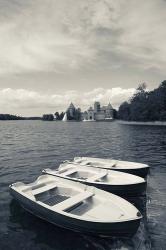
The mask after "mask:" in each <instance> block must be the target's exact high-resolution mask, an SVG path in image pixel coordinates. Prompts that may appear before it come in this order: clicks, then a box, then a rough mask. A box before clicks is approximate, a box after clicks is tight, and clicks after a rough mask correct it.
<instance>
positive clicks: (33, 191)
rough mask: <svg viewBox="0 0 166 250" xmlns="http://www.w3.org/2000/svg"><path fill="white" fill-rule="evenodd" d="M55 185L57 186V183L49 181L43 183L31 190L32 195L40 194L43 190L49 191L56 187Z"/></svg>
mask: <svg viewBox="0 0 166 250" xmlns="http://www.w3.org/2000/svg"><path fill="white" fill-rule="evenodd" d="M56 187H57V185H56V184H55V183H51V184H49V185H44V186H43V187H40V188H37V189H34V190H32V194H33V195H37V194H41V193H44V192H46V191H49V190H51V189H53V188H56Z"/></svg>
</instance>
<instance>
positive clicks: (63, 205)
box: [52, 191, 94, 211]
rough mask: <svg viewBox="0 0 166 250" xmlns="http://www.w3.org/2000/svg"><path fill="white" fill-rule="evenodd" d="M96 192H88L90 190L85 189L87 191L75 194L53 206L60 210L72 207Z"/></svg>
mask: <svg viewBox="0 0 166 250" xmlns="http://www.w3.org/2000/svg"><path fill="white" fill-rule="evenodd" d="M93 195H94V194H93V193H91V192H88V191H85V192H82V193H79V194H77V195H75V196H72V197H71V198H69V199H67V200H65V201H63V202H61V203H59V204H57V205H55V206H53V207H52V208H53V209H54V210H55V209H58V210H63V211H65V210H67V209H70V208H72V207H73V206H75V205H77V204H78V203H80V202H82V201H84V200H86V199H88V198H90V197H92V196H93Z"/></svg>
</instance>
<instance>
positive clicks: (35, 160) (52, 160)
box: [0, 121, 166, 250]
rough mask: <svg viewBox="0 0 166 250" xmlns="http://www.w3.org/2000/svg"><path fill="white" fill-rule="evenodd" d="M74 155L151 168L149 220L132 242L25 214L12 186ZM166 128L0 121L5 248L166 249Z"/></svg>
mask: <svg viewBox="0 0 166 250" xmlns="http://www.w3.org/2000/svg"><path fill="white" fill-rule="evenodd" d="M74 156H96V157H107V158H108V157H113V158H115V159H123V160H129V161H130V160H131V161H139V162H143V163H148V164H150V166H151V173H150V176H149V177H148V190H147V197H141V198H139V199H137V200H136V201H134V203H135V205H136V206H137V207H138V208H139V209H140V210H141V212H142V214H143V215H144V219H143V220H142V222H141V225H140V227H139V230H138V232H137V234H136V235H135V236H134V237H133V238H130V239H119V238H114V239H102V238H98V237H96V238H95V237H91V236H86V235H81V234H76V233H73V232H70V231H68V230H63V229H60V228H58V227H56V226H53V225H51V224H49V223H47V222H44V221H42V220H40V219H38V218H35V217H34V216H32V215H30V214H29V213H28V212H26V211H24V209H22V208H21V207H20V206H19V205H18V203H17V202H16V201H14V200H13V199H12V197H11V196H10V194H9V189H8V185H9V184H11V183H13V182H16V181H24V182H26V183H28V182H32V181H34V180H35V178H36V177H37V176H38V175H39V174H40V173H41V170H42V169H43V168H47V167H52V168H56V167H57V166H58V165H59V163H60V162H61V161H62V160H66V159H72V158H73V157H74ZM165 165H166V127H154V126H131V125H130V126H128V125H120V124H117V123H116V122H113V123H109V122H108V123H102V122H101V123H76V122H71V123H63V122H42V121H1V122H0V249H4V250H10V249H11V250H15V249H17V250H23V249H25V250H46V249H48V250H69V249H70V250H83V249H87V250H96V249H99V250H108V249H116V250H118V249H120V250H125V249H141V250H144V249H156V250H160V249H161V250H165V249H166V195H165V194H166V166H165Z"/></svg>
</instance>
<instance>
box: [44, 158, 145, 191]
mask: <svg viewBox="0 0 166 250" xmlns="http://www.w3.org/2000/svg"><path fill="white" fill-rule="evenodd" d="M42 172H43V173H46V174H50V175H54V176H58V177H61V178H65V179H69V180H73V181H77V182H81V183H84V184H87V185H91V186H95V187H97V188H100V189H103V190H105V191H108V192H111V193H114V194H117V195H120V196H137V195H141V194H143V193H145V191H146V181H145V180H144V179H143V178H141V177H139V176H136V175H131V174H127V173H123V172H117V171H113V170H106V169H99V168H94V167H89V166H88V167H86V166H81V165H79V164H73V163H67V162H66V163H63V164H61V165H60V167H59V169H58V170H51V169H44V170H43V171H42Z"/></svg>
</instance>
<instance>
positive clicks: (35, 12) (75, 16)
mask: <svg viewBox="0 0 166 250" xmlns="http://www.w3.org/2000/svg"><path fill="white" fill-rule="evenodd" d="M165 13H166V1H164V0H146V1H145V0H139V1H138V0H116V1H115V0H84V1H83V0H44V1H43V0H28V1H23V0H0V113H12V114H20V115H41V114H43V113H46V112H49V113H50V112H54V111H56V110H63V109H65V108H66V106H67V105H68V104H69V103H70V101H73V102H74V103H75V104H76V105H79V106H81V107H82V109H85V108H86V107H88V106H89V105H90V104H92V103H93V101H94V100H99V101H101V102H102V103H103V104H106V103H108V102H109V101H111V103H112V105H113V106H114V107H115V108H117V107H118V105H119V104H120V103H121V102H122V101H124V100H127V99H128V98H129V97H130V96H131V95H132V94H133V93H134V90H135V88H136V87H137V86H138V84H139V83H142V82H147V84H148V88H149V89H153V88H155V87H157V86H158V85H159V83H160V82H161V81H162V80H164V79H165V78H166V77H165V72H166V46H165V41H166V28H165V27H166V14H165Z"/></svg>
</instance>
